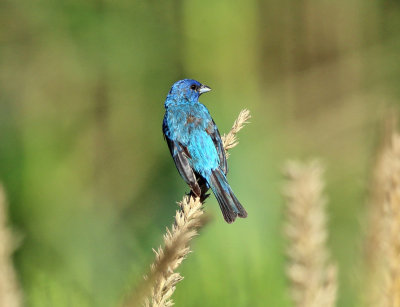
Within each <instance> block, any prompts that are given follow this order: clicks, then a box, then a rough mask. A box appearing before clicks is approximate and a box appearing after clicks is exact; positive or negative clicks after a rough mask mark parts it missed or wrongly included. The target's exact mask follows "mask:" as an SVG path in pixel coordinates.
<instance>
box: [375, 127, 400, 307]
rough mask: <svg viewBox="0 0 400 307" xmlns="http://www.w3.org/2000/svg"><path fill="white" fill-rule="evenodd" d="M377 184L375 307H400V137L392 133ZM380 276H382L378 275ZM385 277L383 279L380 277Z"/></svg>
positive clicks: (376, 180) (376, 175) (378, 172)
mask: <svg viewBox="0 0 400 307" xmlns="http://www.w3.org/2000/svg"><path fill="white" fill-rule="evenodd" d="M375 182H377V183H379V184H380V186H379V187H377V189H378V190H380V193H378V195H381V197H378V198H377V199H376V200H377V201H379V203H376V204H375V205H376V207H377V208H378V209H380V211H377V210H375V211H374V212H376V216H377V217H376V218H375V219H374V220H373V221H374V223H375V224H376V228H377V230H378V231H379V232H378V234H379V236H380V238H379V240H377V241H379V242H380V244H379V245H377V246H376V248H375V250H374V255H375V257H374V258H375V260H377V263H376V266H377V268H376V269H377V272H378V275H377V277H378V278H377V279H375V282H377V283H379V284H380V285H382V286H383V287H380V289H379V288H378V289H377V291H378V296H377V300H376V301H375V303H372V304H374V305H375V306H378V305H379V306H384V307H400V135H399V134H397V133H393V134H392V137H391V140H390V142H388V144H387V145H386V148H385V149H384V150H383V152H382V154H381V156H380V159H379V161H378V164H377V169H376V173H375ZM379 273H383V274H382V275H379ZM380 276H382V277H383V278H382V279H379V277H380Z"/></svg>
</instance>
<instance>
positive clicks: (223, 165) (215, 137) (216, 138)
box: [206, 119, 228, 175]
mask: <svg viewBox="0 0 400 307" xmlns="http://www.w3.org/2000/svg"><path fill="white" fill-rule="evenodd" d="M206 131H207V133H208V135H209V136H210V137H211V139H212V141H213V142H214V145H215V148H216V149H217V153H218V156H219V167H220V169H221V170H222V171H223V172H224V174H225V175H226V174H227V173H228V163H227V162H226V155H225V149H224V145H223V143H222V139H221V135H220V134H219V131H218V128H217V125H216V124H215V122H214V120H213V119H211V121H210V123H209V124H208V127H207V129H206Z"/></svg>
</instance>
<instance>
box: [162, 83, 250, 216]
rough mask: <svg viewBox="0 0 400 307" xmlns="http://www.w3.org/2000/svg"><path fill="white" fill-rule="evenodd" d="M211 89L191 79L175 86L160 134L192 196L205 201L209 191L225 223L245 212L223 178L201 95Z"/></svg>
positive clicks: (222, 157) (221, 153)
mask: <svg viewBox="0 0 400 307" xmlns="http://www.w3.org/2000/svg"><path fill="white" fill-rule="evenodd" d="M209 91H211V88H210V87H208V86H206V85H203V84H201V83H200V82H198V81H196V80H193V79H183V80H179V81H177V82H175V83H174V84H173V85H172V87H171V90H170V91H169V92H168V95H167V98H166V100H165V103H164V107H165V115H164V119H163V125H162V131H163V135H164V138H165V140H166V142H167V144H168V148H169V151H170V153H171V156H172V158H173V160H174V162H175V166H176V168H177V169H178V172H179V174H180V175H181V177H182V178H183V179H184V180H185V182H186V183H187V184H188V185H189V187H190V189H191V192H192V195H193V194H194V195H195V196H196V197H200V198H201V199H205V198H206V197H207V196H208V195H205V192H206V191H207V190H208V189H209V188H211V190H212V192H213V193H214V195H215V197H216V199H217V201H218V203H219V206H220V209H221V211H222V215H223V217H224V219H225V221H226V222H227V223H229V224H230V223H232V222H234V221H235V219H236V217H241V218H245V217H247V212H246V210H245V209H244V208H243V206H242V205H241V204H240V202H239V200H238V199H237V198H236V196H235V194H234V193H233V191H232V188H231V187H230V185H229V183H228V181H227V178H226V175H227V173H228V164H227V161H226V154H225V149H224V147H223V143H222V140H221V135H220V133H219V131H218V127H217V125H216V124H215V122H214V120H213V119H212V117H211V115H210V113H209V111H208V109H207V107H206V106H205V105H203V104H202V103H200V102H199V97H200V95H202V94H204V93H207V92H209Z"/></svg>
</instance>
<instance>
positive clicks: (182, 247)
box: [145, 196, 204, 307]
mask: <svg viewBox="0 0 400 307" xmlns="http://www.w3.org/2000/svg"><path fill="white" fill-rule="evenodd" d="M179 206H180V208H181V209H180V210H178V211H176V215H175V224H174V225H173V226H172V228H171V230H169V229H168V228H167V233H166V234H165V235H164V248H162V247H159V248H158V250H157V251H154V252H155V254H156V260H155V262H154V263H153V264H152V265H151V274H150V276H149V278H150V279H151V280H152V285H153V286H152V288H151V295H150V299H147V300H146V301H145V306H154V307H155V306H172V305H173V303H172V300H171V296H172V294H173V293H174V291H175V285H176V284H177V283H178V282H179V281H181V280H182V279H183V277H182V276H181V275H180V274H179V273H177V272H175V270H176V269H177V268H178V267H179V265H180V264H181V263H182V261H183V259H185V257H186V256H187V255H188V254H189V252H190V247H189V242H190V241H191V240H192V238H193V237H194V236H195V235H197V230H198V229H199V228H200V227H201V226H202V225H203V224H204V218H202V217H203V213H204V212H203V210H202V206H203V204H202V203H201V202H200V199H199V198H196V199H194V198H193V197H189V196H185V197H184V198H183V200H182V201H181V202H180V203H179Z"/></svg>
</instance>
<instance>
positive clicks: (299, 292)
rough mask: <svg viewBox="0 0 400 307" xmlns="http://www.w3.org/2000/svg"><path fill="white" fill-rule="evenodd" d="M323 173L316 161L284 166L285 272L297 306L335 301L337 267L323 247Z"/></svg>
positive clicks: (310, 306)
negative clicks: (287, 263) (286, 248)
mask: <svg viewBox="0 0 400 307" xmlns="http://www.w3.org/2000/svg"><path fill="white" fill-rule="evenodd" d="M322 173H323V169H322V167H321V166H320V164H319V163H317V162H312V163H309V164H306V165H302V164H299V163H296V162H289V163H288V164H287V166H286V168H285V175H286V177H287V179H288V182H287V183H286V186H285V189H284V195H285V198H286V201H287V211H286V218H287V222H286V227H285V233H286V235H287V238H288V240H289V246H288V250H287V254H288V258H289V265H288V268H287V274H288V277H289V280H290V282H291V294H292V299H293V301H294V303H295V306H297V307H321V306H324V307H330V306H335V302H336V292H337V268H336V265H334V264H332V262H331V261H330V260H329V252H328V250H327V247H326V240H327V229H326V219H327V218H326V213H325V206H326V200H325V198H324V196H323V195H322V192H323V188H324V183H323V180H322Z"/></svg>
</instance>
